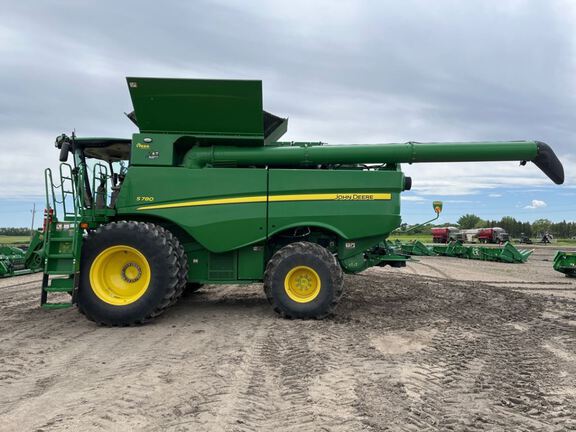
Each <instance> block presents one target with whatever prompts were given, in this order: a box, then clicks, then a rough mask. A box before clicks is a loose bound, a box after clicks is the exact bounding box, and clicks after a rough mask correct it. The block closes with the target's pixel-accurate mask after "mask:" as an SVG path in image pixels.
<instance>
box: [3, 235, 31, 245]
mask: <svg viewBox="0 0 576 432" xmlns="http://www.w3.org/2000/svg"><path fill="white" fill-rule="evenodd" d="M28 243H30V236H5V235H0V244H28Z"/></svg>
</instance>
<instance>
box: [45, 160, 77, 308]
mask: <svg viewBox="0 0 576 432" xmlns="http://www.w3.org/2000/svg"><path fill="white" fill-rule="evenodd" d="M78 178H82V176H81V175H79V177H78ZM44 179H45V186H46V210H45V215H44V273H43V276H42V291H41V295H40V305H41V307H42V308H44V309H61V308H67V307H70V306H72V305H73V304H74V303H75V302H76V294H77V291H78V284H79V272H80V253H81V251H82V240H83V235H82V231H83V230H82V229H81V228H80V220H81V215H80V213H79V209H80V208H81V205H80V200H79V195H80V194H79V191H80V190H81V188H79V187H78V185H77V184H76V181H75V176H74V174H73V170H72V167H71V166H70V165H69V164H66V163H63V164H60V170H59V178H58V179H57V183H55V182H54V179H53V177H52V171H51V170H50V168H47V169H46V170H45V171H44ZM51 293H68V294H69V298H66V299H65V300H66V301H58V302H49V301H48V295H49V294H51Z"/></svg>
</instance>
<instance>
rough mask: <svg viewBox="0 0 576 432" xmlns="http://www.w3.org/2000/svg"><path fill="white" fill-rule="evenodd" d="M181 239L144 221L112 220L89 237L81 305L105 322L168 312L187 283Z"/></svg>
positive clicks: (84, 252)
mask: <svg viewBox="0 0 576 432" xmlns="http://www.w3.org/2000/svg"><path fill="white" fill-rule="evenodd" d="M180 252H181V251H180V249H179V242H178V241H177V240H176V239H175V238H174V237H173V235H172V234H171V233H170V232H168V231H167V230H165V229H164V228H162V227H160V226H158V225H155V224H152V223H144V222H133V221H130V222H126V221H121V222H112V223H110V224H107V225H103V226H101V227H100V228H98V229H97V230H96V231H94V232H92V233H90V234H89V235H88V237H87V238H86V239H85V240H84V245H83V249H82V262H81V269H80V286H79V290H78V308H79V310H80V312H81V313H83V314H84V315H86V317H88V319H90V320H92V321H95V322H97V323H99V324H102V325H108V326H127V325H134V324H141V323H144V322H145V321H147V320H149V319H150V318H153V317H156V316H158V315H160V314H161V313H163V312H164V311H165V310H166V309H167V308H168V307H169V306H170V305H171V304H172V303H173V302H174V301H175V298H177V295H178V291H179V290H180V285H181V284H182V274H183V269H182V262H183V259H182V255H181V253H180Z"/></svg>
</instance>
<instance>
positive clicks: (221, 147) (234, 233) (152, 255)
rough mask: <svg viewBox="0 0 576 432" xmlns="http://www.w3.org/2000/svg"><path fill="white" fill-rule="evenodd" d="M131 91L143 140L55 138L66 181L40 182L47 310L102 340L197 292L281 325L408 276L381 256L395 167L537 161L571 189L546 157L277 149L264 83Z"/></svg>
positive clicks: (538, 152) (479, 150)
mask: <svg viewBox="0 0 576 432" xmlns="http://www.w3.org/2000/svg"><path fill="white" fill-rule="evenodd" d="M127 81H128V88H129V91H130V96H131V98H132V103H133V107H134V111H133V112H132V113H130V114H128V117H129V118H130V119H131V120H132V121H133V122H134V123H135V124H136V125H137V127H138V129H139V132H138V133H135V134H134V135H133V136H132V138H79V137H75V136H70V137H69V136H66V135H61V136H59V137H58V138H57V141H56V146H57V147H58V148H59V149H60V160H61V161H62V162H63V163H62V164H61V166H60V172H59V173H58V175H55V174H54V175H53V173H52V172H51V171H50V170H46V192H47V205H46V207H47V209H46V220H45V227H46V228H45V235H44V249H43V250H44V253H45V256H44V279H43V283H42V299H41V303H42V305H43V306H44V307H48V308H57V307H67V306H70V305H72V304H77V305H78V307H79V309H80V310H81V311H82V312H83V313H84V314H85V315H86V316H87V317H88V318H89V319H92V320H94V321H96V322H99V323H102V324H106V325H129V324H135V323H141V322H144V321H146V320H148V319H150V318H152V317H155V316H157V315H159V314H160V313H162V312H163V311H164V310H165V309H167V308H168V307H169V306H170V305H172V304H174V303H175V302H176V301H177V300H178V298H179V297H180V296H181V295H182V293H183V291H184V290H196V289H198V288H200V287H201V286H202V285H203V284H244V283H246V284H247V283H257V282H263V283H264V291H265V293H266V296H267V298H268V301H269V302H270V303H271V305H272V306H273V308H274V310H275V311H276V312H278V313H279V314H281V315H282V316H285V317H292V318H323V317H325V316H327V315H328V314H330V313H331V312H332V311H333V310H334V308H335V307H336V304H337V303H338V301H339V299H340V297H341V295H342V291H343V273H349V274H353V273H359V272H361V271H363V270H364V269H366V268H368V267H371V266H385V265H390V266H394V267H401V266H404V265H405V261H406V259H407V257H406V256H404V255H399V254H397V253H395V252H394V250H393V249H392V248H391V247H389V246H388V244H387V242H386V239H387V237H388V235H389V234H390V232H392V231H393V230H394V229H396V228H397V227H398V226H399V225H400V222H401V216H400V194H401V193H402V192H403V191H405V190H409V189H410V187H411V184H412V180H411V179H410V178H409V177H406V176H405V175H404V174H403V173H402V171H401V169H400V164H401V163H419V162H468V161H506V160H516V161H524V163H525V162H526V161H532V162H534V163H535V164H536V165H537V166H538V167H539V168H540V169H541V170H542V171H543V172H544V173H545V174H546V175H547V176H548V177H550V178H551V179H552V180H553V181H554V182H555V183H557V184H560V183H562V182H563V180H564V172H563V168H562V165H561V163H560V162H559V161H558V159H557V158H556V156H555V154H554V152H553V151H552V150H551V149H550V147H548V146H547V145H546V144H544V143H541V142H538V141H512V142H475V143H441V142H434V143H417V142H409V143H401V144H370V145H367V144H340V145H325V144H323V143H321V142H316V141H315V142H281V141H279V139H280V138H281V136H282V135H283V134H284V133H285V132H286V130H287V124H288V120H287V119H285V118H281V117H278V116H275V115H273V114H270V113H268V112H266V111H263V109H262V87H261V82H260V81H229V80H226V81H222V80H185V79H152V78H128V79H127ZM68 160H70V162H67V161H68ZM58 292H64V293H70V294H71V296H70V300H69V301H64V302H56V303H54V302H49V301H48V295H49V294H52V293H58Z"/></svg>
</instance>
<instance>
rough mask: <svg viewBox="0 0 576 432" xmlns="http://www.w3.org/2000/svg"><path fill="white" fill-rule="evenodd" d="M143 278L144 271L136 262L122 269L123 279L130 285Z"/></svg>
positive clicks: (127, 264) (125, 265)
mask: <svg viewBox="0 0 576 432" xmlns="http://www.w3.org/2000/svg"><path fill="white" fill-rule="evenodd" d="M141 277H142V269H141V268H140V266H139V265H138V264H136V263H135V262H128V263H126V264H124V267H122V279H123V280H124V281H125V282H128V283H134V282H136V281H138V280H140V278H141Z"/></svg>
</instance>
